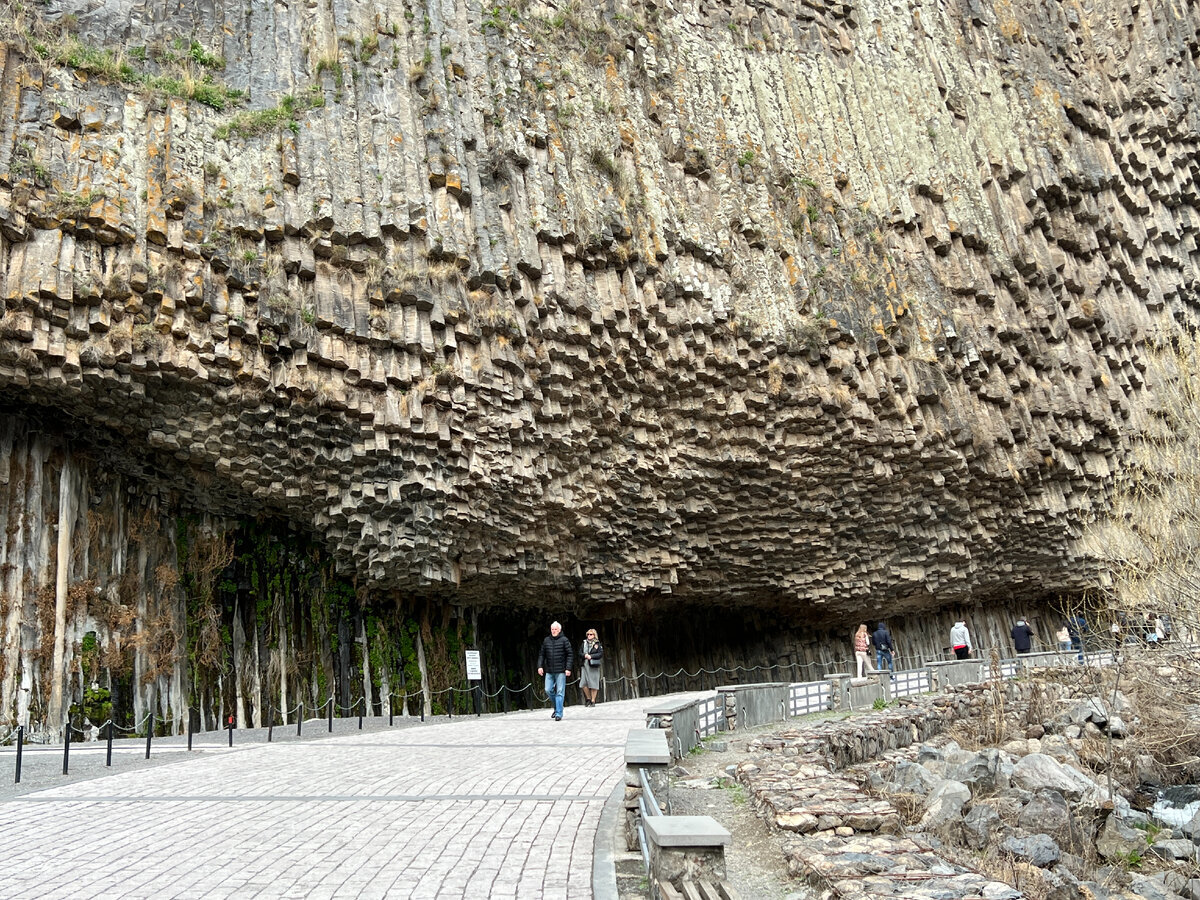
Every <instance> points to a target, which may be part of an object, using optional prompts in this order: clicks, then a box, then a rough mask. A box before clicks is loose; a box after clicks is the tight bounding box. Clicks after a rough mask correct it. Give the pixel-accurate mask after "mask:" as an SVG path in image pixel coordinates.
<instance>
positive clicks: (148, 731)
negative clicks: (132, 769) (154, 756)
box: [146, 716, 154, 759]
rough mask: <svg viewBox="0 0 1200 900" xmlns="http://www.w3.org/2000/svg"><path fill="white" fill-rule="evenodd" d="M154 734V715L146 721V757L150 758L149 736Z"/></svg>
mask: <svg viewBox="0 0 1200 900" xmlns="http://www.w3.org/2000/svg"><path fill="white" fill-rule="evenodd" d="M153 736H154V716H151V717H150V721H149V722H147V723H146V759H149V758H150V738H152V737H153Z"/></svg>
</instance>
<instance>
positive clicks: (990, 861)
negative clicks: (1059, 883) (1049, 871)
mask: <svg viewBox="0 0 1200 900" xmlns="http://www.w3.org/2000/svg"><path fill="white" fill-rule="evenodd" d="M973 862H974V863H975V867H976V868H977V869H978V870H979V873H980V874H981V875H986V876H987V877H989V878H991V879H993V880H995V881H1002V882H1004V883H1005V884H1007V885H1011V886H1012V887H1015V888H1016V889H1017V890H1019V891H1021V893H1023V894H1024V895H1025V897H1026V900H1047V898H1048V897H1049V896H1050V892H1051V889H1052V887H1053V886H1052V885H1051V884H1049V883H1048V882H1047V880H1046V876H1045V875H1044V874H1043V873H1042V870H1041V869H1039V868H1038V867H1037V866H1035V865H1032V864H1030V863H1027V862H1022V861H1021V860H1019V859H1017V858H1016V857H1015V856H1013V855H1012V854H1011V853H1009V852H1007V851H1005V850H1001V849H999V847H996V846H992V847H989V848H988V849H987V850H984V851H983V852H982V853H980V854H979V855H978V856H976V857H975V859H974V860H973Z"/></svg>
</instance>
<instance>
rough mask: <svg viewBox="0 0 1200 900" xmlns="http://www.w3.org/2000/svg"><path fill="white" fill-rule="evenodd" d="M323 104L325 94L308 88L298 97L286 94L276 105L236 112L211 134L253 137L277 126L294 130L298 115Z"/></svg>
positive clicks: (224, 136) (297, 125)
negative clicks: (231, 118) (226, 122)
mask: <svg viewBox="0 0 1200 900" xmlns="http://www.w3.org/2000/svg"><path fill="white" fill-rule="evenodd" d="M324 105H325V95H324V94H323V93H321V90H320V88H316V89H315V90H310V91H309V92H308V93H307V94H302V95H300V96H299V97H293V96H292V95H291V94H288V95H286V96H285V97H283V99H281V100H280V101H279V105H278V106H273V107H271V108H270V109H256V110H252V111H249V112H243V113H238V114H237V115H236V116H234V117H233V121H231V122H229V123H228V124H227V125H222V126H220V127H219V128H217V129H216V130H215V131H214V132H213V135H214V137H217V138H219V139H221V140H225V139H227V138H229V137H232V136H234V135H237V136H238V137H255V136H256V135H260V134H266V133H267V132H270V131H274V130H276V129H278V128H287V129H289V130H290V131H292V132H296V131H299V129H300V123H299V121H298V116H300V115H301V114H302V113H304V112H307V111H308V110H310V109H318V108H320V107H322V106H324Z"/></svg>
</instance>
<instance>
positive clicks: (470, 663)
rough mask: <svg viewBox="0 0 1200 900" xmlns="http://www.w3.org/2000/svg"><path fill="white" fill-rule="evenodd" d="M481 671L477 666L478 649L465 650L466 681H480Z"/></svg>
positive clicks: (481, 678) (481, 677)
mask: <svg viewBox="0 0 1200 900" xmlns="http://www.w3.org/2000/svg"><path fill="white" fill-rule="evenodd" d="M482 680H483V672H482V670H481V669H480V667H479V651H478V650H468V651H467V681H482Z"/></svg>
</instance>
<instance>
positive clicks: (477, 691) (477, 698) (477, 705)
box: [475, 681, 483, 719]
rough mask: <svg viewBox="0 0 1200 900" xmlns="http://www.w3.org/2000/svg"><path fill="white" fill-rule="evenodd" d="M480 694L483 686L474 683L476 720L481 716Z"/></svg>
mask: <svg viewBox="0 0 1200 900" xmlns="http://www.w3.org/2000/svg"><path fill="white" fill-rule="evenodd" d="M482 694H483V686H482V685H481V684H480V683H479V682H478V681H477V682H475V718H477V719H478V718H479V717H480V715H482V712H481V710H482V709H483V697H482Z"/></svg>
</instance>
